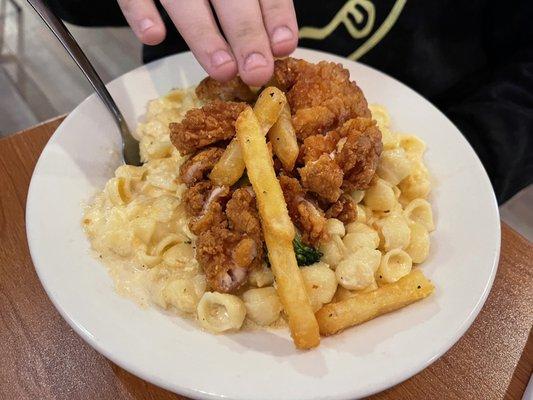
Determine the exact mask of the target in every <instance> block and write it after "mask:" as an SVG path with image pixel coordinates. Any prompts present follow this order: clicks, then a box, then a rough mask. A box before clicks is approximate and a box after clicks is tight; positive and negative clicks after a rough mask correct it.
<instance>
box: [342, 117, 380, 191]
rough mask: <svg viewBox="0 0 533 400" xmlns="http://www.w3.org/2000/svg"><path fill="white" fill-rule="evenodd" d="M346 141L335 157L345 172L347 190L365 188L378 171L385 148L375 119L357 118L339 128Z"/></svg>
mask: <svg viewBox="0 0 533 400" xmlns="http://www.w3.org/2000/svg"><path fill="white" fill-rule="evenodd" d="M339 133H340V135H341V136H342V137H345V138H346V142H345V143H344V145H343V146H342V150H341V151H340V152H339V154H338V155H337V156H336V157H335V160H336V161H337V162H338V164H339V166H340V167H341V169H342V170H343V172H344V182H343V188H344V189H345V190H353V189H358V190H364V189H367V188H368V186H369V185H370V181H371V180H372V177H373V176H374V174H375V172H376V168H377V166H378V162H379V156H380V155H381V151H382V149H383V144H382V142H381V132H380V131H379V129H378V127H377V126H376V123H375V121H373V120H371V119H367V118H355V119H352V120H349V121H347V122H346V123H345V124H344V125H343V126H342V127H341V129H340V130H339Z"/></svg>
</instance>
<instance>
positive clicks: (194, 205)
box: [183, 181, 230, 235]
mask: <svg viewBox="0 0 533 400" xmlns="http://www.w3.org/2000/svg"><path fill="white" fill-rule="evenodd" d="M229 194H230V190H229V187H227V186H213V184H212V183H211V182H210V181H202V182H199V183H197V184H196V185H194V186H192V187H190V188H189V189H187V191H186V192H185V194H184V198H183V201H184V202H185V207H186V210H187V212H188V213H189V215H191V216H193V218H192V219H191V221H190V223H189V229H190V230H191V232H192V233H194V234H195V235H200V234H201V233H202V232H204V231H206V230H208V229H210V228H211V227H213V226H218V225H221V226H226V225H227V220H226V215H225V214H224V205H225V204H226V202H227V200H228V198H229Z"/></svg>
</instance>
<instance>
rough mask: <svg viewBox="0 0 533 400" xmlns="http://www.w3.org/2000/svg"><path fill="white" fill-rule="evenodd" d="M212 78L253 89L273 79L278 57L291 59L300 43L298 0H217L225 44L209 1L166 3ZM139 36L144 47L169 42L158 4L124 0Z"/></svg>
mask: <svg viewBox="0 0 533 400" xmlns="http://www.w3.org/2000/svg"><path fill="white" fill-rule="evenodd" d="M160 1H161V4H162V5H163V7H164V8H165V9H166V11H167V13H168V15H169V16H170V18H171V19H172V21H173V22H174V24H175V25H176V27H177V28H178V31H179V32H180V33H181V35H182V36H183V39H185V41H186V42H187V44H188V45H189V48H190V49H191V51H192V52H193V53H194V55H195V57H196V59H197V60H198V61H199V62H200V64H201V65H202V67H203V68H204V69H205V70H206V71H207V73H208V74H209V75H211V76H212V77H213V78H215V79H217V80H220V81H227V80H229V79H231V78H233V77H234V76H235V75H236V74H237V73H239V75H240V76H241V78H242V80H243V81H244V82H246V83H247V84H249V85H251V86H261V85H263V84H265V83H266V82H267V81H268V79H270V77H271V75H272V73H273V69H274V59H273V57H282V56H286V55H288V54H290V53H291V52H292V51H293V50H294V49H295V48H296V45H297V43H298V26H297V23H296V14H295V11H294V5H293V2H292V0H211V3H212V5H213V8H214V9H215V12H216V15H217V17H218V20H219V22H220V25H221V26H222V29H223V31H224V33H225V35H226V38H227V42H226V40H224V37H223V36H222V34H221V32H220V30H219V29H218V27H217V24H216V21H215V17H214V15H213V13H212V12H211V7H210V5H209V0H160ZM118 3H119V5H120V8H121V9H122V12H123V13H124V16H125V17H126V20H127V21H128V23H129V25H130V26H131V28H132V29H133V32H135V34H136V35H137V37H138V38H139V40H140V41H141V42H143V43H144V44H148V45H155V44H158V43H160V42H161V41H162V40H163V39H164V38H165V33H166V32H165V25H164V24H163V21H162V19H161V16H160V15H159V12H158V11H157V9H156V7H155V5H154V0H118Z"/></svg>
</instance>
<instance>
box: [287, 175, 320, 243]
mask: <svg viewBox="0 0 533 400" xmlns="http://www.w3.org/2000/svg"><path fill="white" fill-rule="evenodd" d="M279 183H280V185H281V189H282V190H283V196H284V197H285V202H286V203H287V209H288V211H289V215H290V217H291V220H292V222H293V223H294V224H295V225H296V226H297V227H298V229H299V230H300V231H301V233H302V240H303V242H304V243H308V244H313V245H316V244H318V243H319V242H321V241H327V240H328V233H327V230H326V218H325V217H324V212H323V211H322V210H321V209H320V208H319V207H318V205H316V204H315V203H313V202H312V201H311V200H310V199H308V198H307V197H306V190H305V189H304V188H302V186H301V185H300V183H299V182H298V180H297V179H295V178H290V177H288V176H285V175H282V176H280V177H279Z"/></svg>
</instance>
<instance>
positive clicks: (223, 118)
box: [169, 100, 247, 154]
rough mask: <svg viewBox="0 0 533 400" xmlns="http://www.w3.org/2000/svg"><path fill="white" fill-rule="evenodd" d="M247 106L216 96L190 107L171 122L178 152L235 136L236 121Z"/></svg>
mask: <svg viewBox="0 0 533 400" xmlns="http://www.w3.org/2000/svg"><path fill="white" fill-rule="evenodd" d="M246 106H247V105H246V103H236V102H232V101H220V100H215V101H212V102H211V103H208V104H207V105H205V106H203V107H202V108H195V109H193V110H190V111H188V112H187V114H185V118H183V120H182V121H181V122H172V123H170V125H169V128H170V140H171V141H172V144H173V145H174V146H175V147H176V148H177V149H178V150H179V152H180V153H181V154H190V153H194V152H195V151H196V150H198V149H201V148H202V147H205V146H209V145H211V144H213V143H217V142H220V141H227V140H230V139H231V138H233V136H235V121H236V120H237V117H238V116H239V114H240V113H241V111H243V110H244V108H245V107H246Z"/></svg>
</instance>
